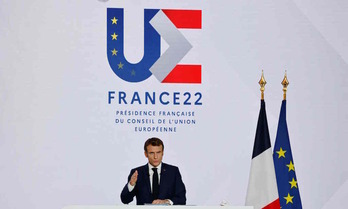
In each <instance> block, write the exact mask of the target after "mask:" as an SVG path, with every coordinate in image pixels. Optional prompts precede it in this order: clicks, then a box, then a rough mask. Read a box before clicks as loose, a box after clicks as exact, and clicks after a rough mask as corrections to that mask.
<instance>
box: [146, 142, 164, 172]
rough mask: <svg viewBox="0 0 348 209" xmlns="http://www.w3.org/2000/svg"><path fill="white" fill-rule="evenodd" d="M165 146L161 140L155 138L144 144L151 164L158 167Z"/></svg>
mask: <svg viewBox="0 0 348 209" xmlns="http://www.w3.org/2000/svg"><path fill="white" fill-rule="evenodd" d="M163 150H164V144H163V142H162V140H160V139H159V138H156V137H153V138H150V139H148V140H147V141H146V142H145V144H144V154H145V157H147V159H148V160H149V163H150V164H151V165H152V166H154V167H157V166H158V165H159V164H160V163H161V162H162V158H163Z"/></svg>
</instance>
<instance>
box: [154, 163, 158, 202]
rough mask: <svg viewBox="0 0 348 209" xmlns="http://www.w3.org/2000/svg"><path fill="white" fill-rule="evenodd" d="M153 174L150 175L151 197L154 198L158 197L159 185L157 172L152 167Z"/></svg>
mask: <svg viewBox="0 0 348 209" xmlns="http://www.w3.org/2000/svg"><path fill="white" fill-rule="evenodd" d="M152 170H153V175H152V196H153V199H154V200H156V199H157V198H158V193H159V185H158V173H157V168H152Z"/></svg>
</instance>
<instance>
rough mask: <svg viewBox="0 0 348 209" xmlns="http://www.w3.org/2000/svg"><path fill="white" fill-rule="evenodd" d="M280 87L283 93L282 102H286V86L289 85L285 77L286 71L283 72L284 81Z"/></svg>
mask: <svg viewBox="0 0 348 209" xmlns="http://www.w3.org/2000/svg"><path fill="white" fill-rule="evenodd" d="M282 85H283V92H284V95H283V100H286V91H287V90H288V85H289V81H288V78H287V77H286V71H285V76H284V79H283V81H282Z"/></svg>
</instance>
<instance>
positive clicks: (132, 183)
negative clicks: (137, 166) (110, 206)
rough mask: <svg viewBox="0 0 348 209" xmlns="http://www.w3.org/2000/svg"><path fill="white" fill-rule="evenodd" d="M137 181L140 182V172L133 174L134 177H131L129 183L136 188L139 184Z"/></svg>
mask: <svg viewBox="0 0 348 209" xmlns="http://www.w3.org/2000/svg"><path fill="white" fill-rule="evenodd" d="M137 180H138V171H137V170H136V171H135V172H134V173H133V175H132V177H131V179H130V181H129V183H130V185H132V186H135V183H137Z"/></svg>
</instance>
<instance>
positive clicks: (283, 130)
mask: <svg viewBox="0 0 348 209" xmlns="http://www.w3.org/2000/svg"><path fill="white" fill-rule="evenodd" d="M273 160H274V167H275V172H276V177H277V185H278V193H279V201H280V206H281V207H282V209H302V204H301V198H300V192H299V188H298V184H297V178H296V173H295V167H294V160H293V158H292V153H291V147H290V139H289V133H288V126H287V123H286V100H283V102H282V107H281V109H280V116H279V123H278V130H277V137H276V142H275V145H274V152H273Z"/></svg>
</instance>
